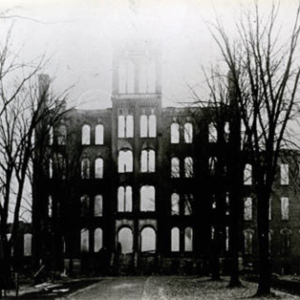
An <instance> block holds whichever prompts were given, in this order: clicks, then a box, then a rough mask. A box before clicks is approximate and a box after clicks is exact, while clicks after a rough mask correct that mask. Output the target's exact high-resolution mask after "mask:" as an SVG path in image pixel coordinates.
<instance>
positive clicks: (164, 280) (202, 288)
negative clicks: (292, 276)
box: [142, 276, 299, 300]
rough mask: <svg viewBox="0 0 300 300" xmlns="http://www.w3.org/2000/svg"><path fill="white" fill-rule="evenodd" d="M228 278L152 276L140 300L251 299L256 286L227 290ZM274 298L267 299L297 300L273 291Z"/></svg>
mask: <svg viewBox="0 0 300 300" xmlns="http://www.w3.org/2000/svg"><path fill="white" fill-rule="evenodd" d="M228 280H229V279H228V278H225V279H223V280H222V281H220V282H213V281H210V280H209V278H204V277H190V276H180V277H179V276H178V277H177V276H168V277H167V276H161V277H158V276H153V277H149V278H148V279H147V281H146V283H145V287H144V292H143V297H142V300H169V299H171V300H182V299H185V300H196V299H197V300H202V299H203V300H216V299H222V300H227V299H228V300H229V299H230V300H232V299H259V298H253V295H254V294H255V292H256V288H257V285H256V284H254V283H250V282H243V285H244V287H242V288H235V289H229V288H227V285H228ZM274 292H275V294H276V295H275V297H272V298H268V299H271V300H272V299H274V300H275V299H276V300H277V299H284V300H289V299H299V296H294V295H290V294H287V293H283V292H279V291H274Z"/></svg>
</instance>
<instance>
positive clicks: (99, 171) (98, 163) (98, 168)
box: [95, 158, 103, 179]
mask: <svg viewBox="0 0 300 300" xmlns="http://www.w3.org/2000/svg"><path fill="white" fill-rule="evenodd" d="M95 178H100V179H101V178H103V159H102V158H97V159H96V160H95Z"/></svg>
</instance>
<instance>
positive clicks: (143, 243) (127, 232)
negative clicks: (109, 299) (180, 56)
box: [112, 40, 162, 272]
mask: <svg viewBox="0 0 300 300" xmlns="http://www.w3.org/2000/svg"><path fill="white" fill-rule="evenodd" d="M160 67H161V51H160V47H159V45H158V43H156V42H153V41H150V42H149V41H143V40H138V41H136V40H129V41H126V42H124V43H122V44H121V45H119V46H118V47H117V48H116V49H115V51H114V56H113V93H112V104H113V109H112V114H113V117H112V158H113V162H114V166H115V172H113V174H115V178H114V179H113V185H114V186H113V194H112V201H113V202H114V204H113V213H114V215H115V216H116V218H115V220H114V222H115V223H114V225H113V226H114V232H115V239H114V249H115V253H116V254H117V253H118V252H121V253H122V255H121V257H122V260H124V261H122V262H121V264H120V265H122V267H123V268H125V270H124V271H125V272H127V271H129V270H130V269H131V270H132V268H133V269H134V270H138V269H145V268H146V269H149V268H150V269H151V268H152V267H154V265H152V262H153V261H154V257H155V256H156V254H157V253H158V252H159V243H158V238H157V232H158V230H157V226H158V225H157V224H158V222H159V221H158V216H159V213H158V211H159V200H158V199H159V198H160V192H159V180H158V176H157V175H158V174H159V172H160V171H159V166H160V165H161V158H160V155H159V149H158V145H159V143H158V139H159V137H160V135H161V115H162V109H161V69H160ZM149 253H150V254H149ZM149 255H150V256H149ZM126 268H127V270H126ZM121 272H122V270H121Z"/></svg>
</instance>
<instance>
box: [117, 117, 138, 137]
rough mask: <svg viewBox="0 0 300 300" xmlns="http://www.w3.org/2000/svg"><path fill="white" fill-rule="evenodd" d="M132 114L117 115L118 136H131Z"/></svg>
mask: <svg viewBox="0 0 300 300" xmlns="http://www.w3.org/2000/svg"><path fill="white" fill-rule="evenodd" d="M133 129H134V128H133V116H132V115H127V116H123V115H119V117H118V136H119V138H132V137H133Z"/></svg>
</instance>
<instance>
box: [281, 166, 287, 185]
mask: <svg viewBox="0 0 300 300" xmlns="http://www.w3.org/2000/svg"><path fill="white" fill-rule="evenodd" d="M280 184H281V185H288V184H289V165H288V164H281V165H280Z"/></svg>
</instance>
